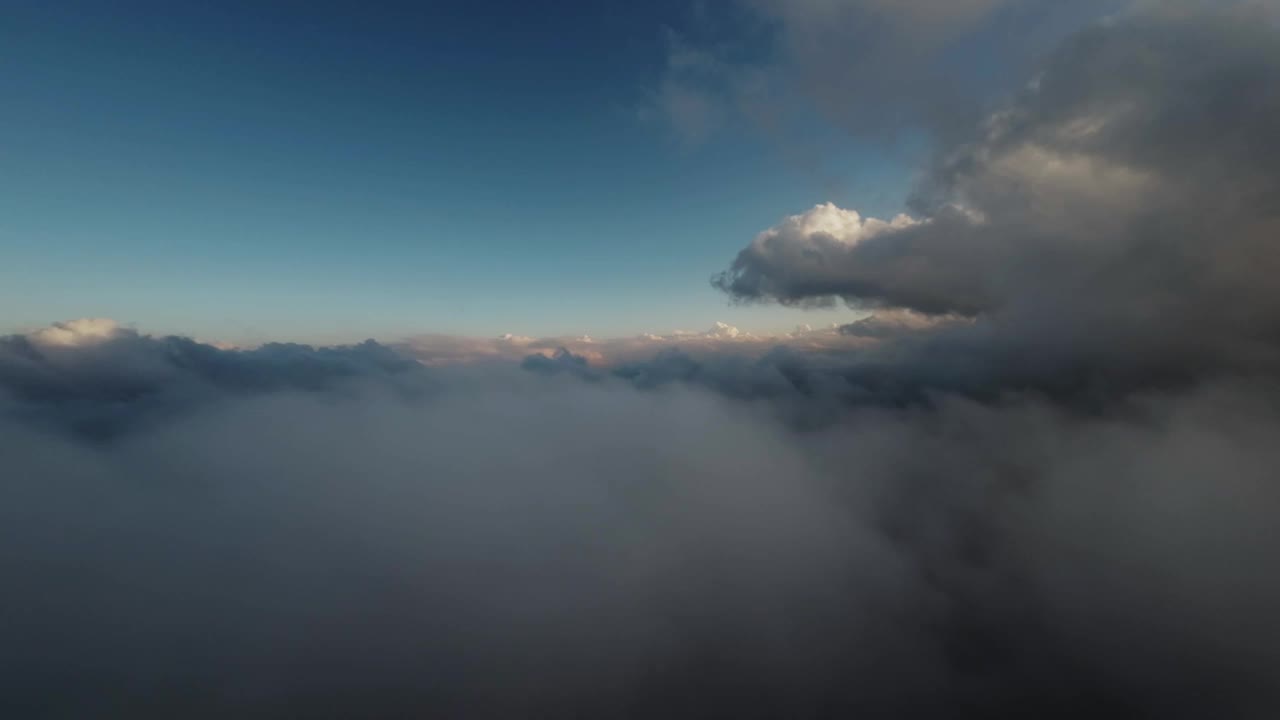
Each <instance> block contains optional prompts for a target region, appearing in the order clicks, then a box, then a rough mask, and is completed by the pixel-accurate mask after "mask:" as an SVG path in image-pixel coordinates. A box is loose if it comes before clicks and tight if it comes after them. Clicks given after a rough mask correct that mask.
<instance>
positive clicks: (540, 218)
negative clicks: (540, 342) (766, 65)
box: [0, 0, 911, 341]
mask: <svg viewBox="0 0 1280 720" xmlns="http://www.w3.org/2000/svg"><path fill="white" fill-rule="evenodd" d="M200 5H201V4H196V3H171V2H154V3H136V2H122V3H115V2H112V3H106V2H84V3H80V2H60V3H47V2H17V3H14V2H9V3H4V9H3V16H4V18H3V20H2V21H0V48H3V50H2V51H0V55H2V58H3V64H2V65H0V97H2V98H3V107H4V112H3V113H2V114H0V132H2V134H3V138H4V142H3V145H2V146H0V257H2V258H3V262H0V328H2V329H4V330H9V329H16V328H21V327H30V326H36V325H43V324H47V323H49V322H51V321H56V320H61V319H67V318H73V317H82V316H106V317H112V318H115V319H117V320H120V321H122V322H126V323H134V324H136V325H137V326H138V327H140V328H141V329H143V330H146V331H150V332H182V333H188V334H194V335H196V336H200V337H206V338H209V339H225V340H231V341H251V340H255V339H258V340H261V339H266V338H272V339H277V338H284V339H298V340H312V341H323V340H338V339H353V338H359V337H365V336H375V337H393V336H397V335H406V334H412V333H419V332H443V333H458V334H469V335H495V334H499V333H503V332H514V333H519V334H528V335H559V334H581V333H590V334H593V335H626V334H632V333H638V332H643V331H654V332H660V331H667V330H671V329H676V328H687V329H701V328H704V327H706V326H708V325H710V324H711V323H712V322H713V321H714V320H725V321H728V322H731V323H733V324H736V325H739V326H741V327H743V328H744V329H757V330H770V329H782V328H789V327H791V326H793V325H795V324H797V323H801V322H813V323H815V324H816V323H821V322H830V321H832V320H834V319H845V318H846V317H847V316H848V313H849V311H847V310H845V311H841V312H837V313H818V314H816V315H814V316H809V315H806V314H804V313H801V312H798V311H795V310H786V309H780V308H768V307H730V306H729V304H728V303H727V301H726V300H725V299H724V297H723V296H721V295H719V294H718V293H716V292H715V291H714V290H713V289H712V288H710V287H709V284H708V277H709V276H710V275H711V274H712V273H714V272H716V271H718V270H721V269H723V268H724V267H725V266H726V265H727V264H728V263H729V262H730V261H731V260H732V258H733V256H734V254H735V253H736V252H737V251H738V250H739V249H740V248H741V247H742V246H743V245H744V244H745V243H746V242H747V241H749V239H750V238H751V237H752V236H754V235H755V234H756V233H757V232H759V231H760V230H763V229H764V228H766V227H768V226H770V225H773V224H774V223H776V222H777V221H778V220H779V219H780V218H781V217H782V216H784V215H786V214H791V213H794V212H799V211H802V210H804V209H805V208H808V207H810V206H812V205H813V204H815V203H818V202H823V201H827V200H831V201H834V202H836V203H838V204H840V205H843V206H847V207H854V208H858V209H859V210H861V211H864V212H866V213H870V214H877V215H886V214H890V213H893V212H897V211H899V210H900V209H901V206H902V203H903V198H904V196H905V193H906V190H907V188H908V185H909V180H910V174H911V172H910V167H911V163H910V162H904V161H903V158H902V157H901V155H902V154H903V153H904V151H903V150H901V149H900V148H895V149H892V150H886V149H883V148H881V147H878V146H876V145H874V144H871V143H866V142H856V141H854V140H852V139H850V138H848V137H843V138H841V139H840V140H839V141H838V142H836V141H833V142H831V143H829V144H828V143H824V142H822V136H823V134H824V133H828V132H829V133H831V134H832V137H833V138H834V137H836V136H837V135H838V133H837V132H836V131H835V130H833V129H830V128H824V127H822V126H820V125H815V127H814V129H813V131H812V132H813V133H814V139H815V142H814V143H813V147H823V148H827V149H825V150H824V151H823V152H822V154H821V157H820V158H819V161H820V162H819V163H818V165H819V166H820V167H817V168H815V167H814V166H813V164H812V163H810V162H798V161H797V160H796V158H795V157H794V154H793V153H791V152H789V150H788V148H787V147H786V143H784V142H779V141H778V140H777V138H774V137H771V136H770V135H769V134H768V133H764V132H760V131H758V130H755V129H752V128H751V127H749V126H747V125H745V124H738V125H730V126H728V127H726V128H723V129H722V130H721V131H720V132H717V133H715V134H714V135H713V136H711V137H710V138H708V139H707V140H706V141H705V142H701V143H689V142H685V141H682V140H681V139H680V138H679V137H678V134H677V133H675V132H673V130H672V128H671V127H670V126H669V125H668V124H667V123H664V122H662V121H661V118H655V117H654V113H652V112H650V110H651V109H652V107H651V103H652V95H653V93H654V92H655V89H656V88H657V87H658V86H659V84H660V82H661V78H662V74H663V71H664V67H665V63H666V62H667V50H668V41H669V40H668V34H667V33H668V29H675V30H676V31H678V32H684V29H685V28H686V27H687V26H688V25H689V23H690V22H691V8H690V4H689V3H687V2H634V1H631V0H608V1H604V2H581V3H576V4H569V3H556V4H554V8H555V9H554V10H552V9H551V8H552V7H553V5H552V4H543V3H533V2H525V1H517V2H471V3H405V4H403V5H399V6H398V5H396V4H394V3H374V4H370V3H323V2H306V3H289V2H270V3H265V2H218V3H207V4H203V5H206V6H205V7H201V6H200ZM375 6H376V9H374V8H375Z"/></svg>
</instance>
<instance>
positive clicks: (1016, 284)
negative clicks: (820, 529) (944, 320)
mask: <svg viewBox="0 0 1280 720" xmlns="http://www.w3.org/2000/svg"><path fill="white" fill-rule="evenodd" d="M1278 87H1280V30H1278V29H1277V26H1276V25H1275V24H1274V23H1272V22H1270V17H1269V16H1267V15H1265V14H1264V12H1263V11H1262V10H1261V9H1259V8H1256V7H1249V8H1234V7H1233V8H1230V9H1228V10H1225V11H1222V12H1216V13H1210V12H1197V11H1192V10H1188V9H1185V8H1182V9H1179V10H1178V11H1176V12H1175V11H1174V10H1173V9H1170V8H1168V7H1162V8H1159V9H1157V10H1154V11H1150V12H1145V13H1141V14H1137V15H1134V16H1132V17H1128V18H1126V19H1124V20H1117V21H1115V22H1112V23H1109V24H1106V25H1102V26H1098V27H1095V28H1092V29H1090V30H1088V31H1086V32H1083V33H1081V34H1079V35H1078V36H1076V37H1074V38H1073V39H1071V40H1070V41H1069V42H1067V43H1066V44H1065V45H1064V46H1063V48H1062V49H1061V50H1059V51H1058V52H1056V53H1055V54H1053V55H1052V56H1051V57H1049V58H1048V59H1047V61H1046V63H1045V64H1044V65H1043V67H1042V68H1041V71H1040V72H1039V73H1038V74H1037V75H1036V76H1035V79H1034V81H1033V82H1032V83H1031V84H1030V85H1029V86H1028V87H1027V88H1026V89H1025V90H1023V91H1022V92H1020V93H1019V94H1018V95H1017V97H1016V99H1015V100H1014V101H1013V102H1012V103H1011V104H1009V105H1008V106H1007V107H1006V108H1005V109H1004V110H1002V111H1000V112H997V113H995V114H993V115H992V116H991V117H989V118H988V120H987V121H986V122H985V123H983V124H982V126H981V127H980V128H979V132H978V134H977V135H976V136H975V137H973V138H971V139H970V140H969V141H967V142H964V143H960V144H957V145H954V146H951V147H948V148H946V149H945V150H943V151H942V152H940V153H939V157H938V160H937V162H936V163H935V170H934V172H933V173H931V175H930V176H929V177H928V178H927V179H926V181H925V182H924V183H923V184H922V186H921V188H920V193H919V199H918V201H917V204H916V210H915V212H914V214H913V215H912V216H903V217H902V218H899V219H896V220H894V221H892V222H889V223H885V222H880V221H875V220H867V219H864V218H860V217H858V216H857V215H856V213H853V212H852V211H846V210H841V209H840V208H836V207H834V206H830V205H827V206H818V207H816V208H814V209H813V210H811V211H809V212H807V213H804V214H802V215H797V216H795V217H793V218H790V219H788V220H787V221H785V222H783V223H782V224H780V225H779V226H777V227H776V228H773V229H771V230H769V231H767V232H765V233H762V234H761V235H760V236H759V237H758V238H757V239H756V240H755V241H754V242H753V243H752V244H751V245H750V246H749V247H747V248H746V249H744V250H743V251H742V252H741V253H740V254H739V256H738V257H737V259H736V260H735V261H734V263H733V265H732V267H731V268H730V269H729V270H728V271H726V272H725V273H723V274H721V275H719V276H717V277H716V278H715V279H714V283H715V284H716V285H717V286H718V287H720V288H722V289H724V290H725V291H727V292H728V293H730V294H731V295H732V296H734V297H737V298H740V299H744V300H760V299H764V300H777V301H781V302H784V303H794V304H800V305H803V304H806V303H814V302H825V301H830V300H831V299H833V298H843V299H844V300H846V301H848V302H850V303H853V304H860V305H868V306H887V307H894V308H905V309H909V310H914V311H918V312H921V313H928V314H953V315H963V316H970V317H976V318H977V322H975V323H972V324H971V325H968V326H965V327H962V328H956V327H948V328H946V329H944V330H942V331H939V332H938V333H935V334H934V337H933V338H931V339H925V340H918V342H920V343H921V344H923V345H927V346H929V351H930V353H933V354H934V356H935V357H945V356H948V355H952V356H954V354H956V353H961V354H965V353H969V352H970V351H977V352H979V353H983V354H985V355H986V360H983V359H982V358H976V359H975V361H976V362H1000V363H1003V362H1004V361H1005V360H1010V359H1011V358H1012V357H1013V356H1015V355H1022V356H1024V357H1023V360H1024V361H1025V365H1026V371H1027V372H1031V373H1035V372H1039V373H1041V374H1042V375H1046V376H1047V375H1055V376H1058V375H1061V374H1062V373H1064V372H1071V371H1073V370H1078V369H1090V368H1092V369H1094V370H1101V371H1106V370H1109V369H1114V370H1115V371H1116V372H1117V373H1127V374H1131V375H1135V376H1145V377H1152V378H1154V377H1163V376H1169V375H1191V376H1199V375H1202V374H1204V373H1205V372H1214V371H1218V370H1226V371H1240V370H1250V371H1258V370H1262V369H1267V370H1268V371H1269V370H1272V369H1275V368H1276V367H1278V366H1277V364H1276V363H1277V360H1278V359H1280V358H1278V357H1277V354H1276V350H1277V348H1276V343H1275V338H1276V334H1275V333H1276V328H1277V327H1280V293H1277V292H1276V290H1275V284H1274V282H1273V278H1274V277H1275V275H1276V273H1277V271H1280V252H1277V248H1276V238H1277V237H1278V236H1280V213H1278V212H1277V210H1276V208H1277V207H1280V203H1278V201H1280V140H1278V139H1277V137H1278V136H1277V134H1276V133H1275V132H1274V129H1273V128H1274V127H1277V126H1280V93H1277V90H1276V88H1278ZM909 354H910V355H912V356H914V357H917V358H922V359H924V358H927V355H926V354H925V353H916V352H912V353H909ZM996 355H999V356H1000V357H995V356H996ZM1035 363H1040V369H1039V370H1037V369H1036V368H1033V367H1031V365H1033V364H1035Z"/></svg>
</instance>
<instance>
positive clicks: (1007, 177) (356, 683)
mask: <svg viewBox="0 0 1280 720" xmlns="http://www.w3.org/2000/svg"><path fill="white" fill-rule="evenodd" d="M864 4H867V3H864ZM917 5H918V6H919V7H921V8H923V7H924V5H923V4H919V3H911V4H904V7H916V6H917ZM1002 5H1003V4H1002V3H983V2H973V3H961V4H957V9H956V10H955V11H954V16H951V15H949V16H948V17H949V18H950V20H949V21H948V22H956V23H960V22H964V23H967V22H971V21H972V20H971V19H969V13H973V14H975V15H974V16H975V17H978V16H982V15H984V14H985V13H987V12H988V11H989V10H990V9H991V8H995V7H997V6H1002ZM1246 5H1248V4H1241V5H1240V6H1239V7H1237V6H1232V8H1230V9H1228V10H1224V11H1220V12H1217V13H1215V14H1209V13H1207V12H1205V11H1202V10H1194V9H1191V6H1190V5H1189V4H1187V5H1183V4H1181V3H1180V4H1178V7H1177V8H1174V7H1173V6H1172V5H1162V4H1157V5H1156V6H1155V7H1154V8H1148V9H1144V10H1142V11H1141V12H1137V13H1135V14H1132V15H1128V16H1125V17H1123V18H1118V19H1115V20H1112V21H1108V22H1107V23H1105V24H1102V25H1100V26H1098V27H1095V28H1093V29H1090V30H1087V31H1085V32H1083V33H1081V34H1079V35H1077V36H1075V37H1074V38H1073V39H1071V40H1069V41H1068V42H1067V43H1066V44H1065V45H1064V46H1063V47H1062V48H1061V49H1060V50H1059V51H1058V52H1056V53H1055V54H1053V55H1051V56H1050V57H1048V58H1047V59H1046V61H1045V65H1044V66H1043V68H1042V72H1040V73H1038V74H1037V75H1035V77H1034V81H1033V82H1032V84H1030V85H1029V86H1028V87H1026V88H1025V89H1024V90H1023V91H1022V92H1020V93H1019V94H1018V95H1017V97H1016V98H1014V100H1013V101H1012V102H1011V104H1010V105H1009V106H1008V107H1007V108H1006V109H1005V110H1003V111H1001V112H999V113H997V114H995V115H993V116H992V117H991V118H990V119H989V120H988V121H987V122H986V123H984V124H983V126H982V128H981V130H980V132H979V133H978V134H977V135H976V136H975V137H973V138H970V139H969V140H968V141H966V142H962V143H958V144H956V145H954V146H948V147H947V148H944V149H943V150H941V151H940V153H939V159H938V161H937V163H936V165H935V170H934V171H933V172H932V173H931V175H930V176H929V178H927V180H926V182H925V183H924V184H923V185H922V187H921V192H920V199H919V202H918V207H917V209H916V210H915V211H913V214H912V216H910V217H906V216H904V217H902V218H899V219H896V220H889V221H884V222H880V221H874V220H870V219H866V218H862V217H861V216H858V215H856V214H854V213H852V212H850V211H847V210H841V209H840V208H837V207H835V206H833V205H825V206H818V207H817V208H815V209H814V210H812V211H810V212H808V213H804V214H801V215H797V216H795V217H793V218H790V219H788V220H787V221H785V222H783V223H782V224H780V225H779V226H777V227H775V228H773V229H771V230H769V231H767V232H765V233H763V234H762V235H761V236H760V237H759V238H758V239H757V240H756V241H755V242H754V243H753V244H752V245H751V246H750V247H749V248H747V249H746V250H744V251H743V252H742V254H741V255H740V256H739V257H738V259H737V261H736V262H735V264H734V266H733V267H732V269H731V270H729V271H728V272H727V273H726V274H724V275H722V276H720V278H719V279H718V280H717V282H718V284H719V285H720V286H721V287H723V288H724V289H725V290H727V291H729V292H730V293H732V294H734V295H736V296H738V297H741V298H746V299H767V300H777V301H783V302H794V303H797V304H803V303H805V302H808V301H822V300H823V299H826V298H831V297H837V298H845V299H848V300H850V301H853V302H856V303H865V304H868V305H872V306H878V307H880V308H882V311H881V313H880V314H878V315H876V316H874V317H872V318H869V319H867V320H864V321H860V322H858V323H854V324H852V325H850V326H847V327H845V328H843V329H841V330H840V332H838V333H837V332H835V331H834V330H833V331H832V333H833V334H834V335H837V336H839V337H841V338H849V339H860V340H864V341H865V344H846V345H839V346H834V345H833V346H831V347H830V348H829V349H826V350H823V349H815V348H810V349H809V350H807V351H798V350H794V349H788V348H785V347H780V348H778V349H776V350H774V351H772V352H767V353H764V354H763V355H760V356H757V357H746V356H744V355H743V354H741V353H735V352H733V351H731V350H726V349H725V348H736V347H741V346H734V345H730V344H717V343H728V342H729V341H720V340H713V339H708V338H707V337H705V336H702V335H699V336H697V337H696V339H694V340H691V341H690V342H692V343H695V347H696V348H697V352H685V351H681V350H679V349H674V348H669V349H665V350H663V351H662V352H661V353H659V354H658V355H657V356H655V357H653V358H651V359H649V360H645V361H632V360H630V359H628V361H626V362H620V363H618V364H614V365H613V366H604V365H601V364H600V363H598V362H595V361H594V360H589V359H588V358H587V357H586V356H584V355H579V354H575V353H574V352H571V351H569V350H561V351H559V352H556V353H554V354H551V355H545V354H532V355H529V357H527V358H526V359H525V360H524V362H523V363H522V364H518V363H515V362H506V361H501V360H500V359H495V357H496V353H495V352H481V353H478V354H476V353H472V354H476V356H477V357H483V358H485V361H484V362H480V363H475V364H470V365H466V364H464V365H460V366H450V365H441V366H439V367H427V366H425V365H423V364H421V363H420V362H418V361H416V360H413V359H410V357H409V356H408V355H407V354H406V352H407V351H406V350H405V348H403V347H402V348H400V349H393V348H391V347H388V346H384V345H381V344H378V343H375V342H372V341H370V342H366V343H363V344H360V345H354V346H344V347H333V348H323V347H321V348H313V347H308V346H299V345H278V344H277V345H265V346H263V347H261V348H257V349H253V350H236V349H220V348H218V347H214V346H212V345H208V344H204V343H200V342H197V341H194V340H191V339H187V338H181V337H152V336H148V335H145V334H142V333H139V332H136V331H133V330H129V329H125V328H120V327H117V326H115V325H114V324H112V323H109V322H104V321H76V322H71V323H64V324H61V325H58V326H55V327H52V328H47V329H45V330H41V331H37V332H32V333H26V334H21V335H13V336H9V337H5V338H0V462H3V481H2V482H0V571H3V574H4V578H5V592H4V593H3V594H0V716H3V717H15V718H46V717H47V718H54V717H57V718H64V717H95V718H96V717H183V718H188V717H190V718H200V717H281V718H284V717H288V718H295V717H413V718H420V717H437V716H438V717H637V718H641V717H643V718H649V717H726V718H728V717H732V718H751V717H761V718H763V717H771V718H806V717H809V718H847V717H912V718H915V717H918V718H967V717H972V718H1015V717H1016V718H1024V717H1037V718H1041V717H1043V718H1082V717H1090V718H1092V717H1126V718H1161V719H1166V718H1204V717H1223V718H1247V719H1253V718H1256V719H1258V720H1262V719H1264V718H1273V717H1276V716H1277V713H1280V690H1278V688H1280V620H1278V619H1277V617H1276V611H1275V608H1277V607H1280V573H1277V572H1276V571H1275V565H1276V558H1277V557H1280V539H1278V538H1280V535H1277V534H1276V532H1275V525H1276V521H1277V519H1278V518H1280V485H1278V484H1277V482H1276V470H1275V468H1277V467H1280V365H1278V364H1277V352H1278V351H1280V290H1277V285H1276V284H1275V282H1274V278H1275V275H1276V270H1277V269H1280V268H1278V267H1277V264H1278V263H1280V252H1278V251H1277V246H1276V243H1277V231H1278V230H1280V222H1278V220H1280V217H1277V212H1278V210H1277V208H1280V202H1278V201H1280V192H1278V191H1280V144H1278V140H1277V138H1278V137H1280V135H1277V132H1276V130H1275V128H1276V127H1280V31H1278V30H1277V29H1276V28H1277V26H1276V25H1275V24H1273V23H1271V22H1270V20H1269V19H1268V18H1267V16H1264V15H1261V14H1257V13H1260V12H1261V11H1260V10H1258V9H1257V8H1256V7H1251V6H1250V7H1246ZM965 8H967V10H966V9H965ZM937 32H942V30H941V29H939V30H937ZM424 342H425V341H424ZM503 342H504V343H506V344H508V345H511V346H512V347H518V348H523V347H525V346H526V344H522V341H521V342H517V341H515V340H511V339H506V340H503ZM672 342H673V343H674V342H676V341H675V340H673V341H672ZM584 344H585V341H584ZM527 345H528V347H529V348H530V349H531V351H532V350H537V351H541V350H544V349H546V348H542V347H537V346H535V345H534V344H527ZM406 347H408V346H406ZM709 348H710V349H709ZM717 348H719V349H718V350H717ZM464 349H465V348H464ZM449 352H450V353H453V355H449V357H453V356H454V355H457V354H458V352H459V351H458V350H457V349H456V348H455V349H450V350H449ZM468 352H471V351H470V350H468ZM503 352H508V350H507V349H505V346H504V350H503ZM510 352H514V351H510ZM502 357H506V356H505V355H503V356H502ZM428 359H429V360H431V359H433V358H428Z"/></svg>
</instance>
